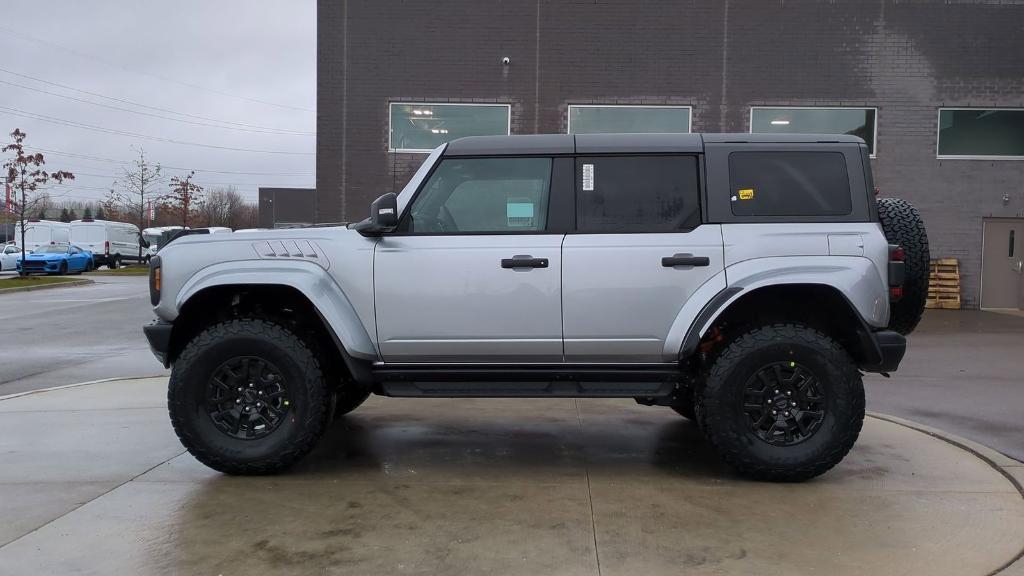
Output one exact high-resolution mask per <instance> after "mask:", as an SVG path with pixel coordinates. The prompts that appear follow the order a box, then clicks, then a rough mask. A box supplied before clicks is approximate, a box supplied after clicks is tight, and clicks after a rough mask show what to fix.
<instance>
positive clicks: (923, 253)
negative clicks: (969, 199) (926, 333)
mask: <svg viewBox="0 0 1024 576" xmlns="http://www.w3.org/2000/svg"><path fill="white" fill-rule="evenodd" d="M878 220H879V222H881V224H882V232H883V233H884V234H885V239H886V241H888V242H889V243H890V244H898V245H899V246H900V247H901V248H903V253H904V258H905V260H904V262H905V264H904V272H905V276H904V279H903V297H902V298H901V299H900V300H899V301H898V302H893V303H892V304H891V305H890V308H889V329H890V330H895V331H896V332H899V333H900V334H904V335H906V334H910V333H911V332H913V331H914V328H916V327H917V323H918V322H920V321H921V315H922V314H924V304H925V300H927V298H928V273H929V268H930V259H931V255H930V253H929V251H928V232H927V231H926V230H925V227H924V220H922V219H921V214H920V213H918V211H917V209H916V208H914V205H913V204H911V203H910V202H907V201H906V200H902V199H900V198H879V199H878Z"/></svg>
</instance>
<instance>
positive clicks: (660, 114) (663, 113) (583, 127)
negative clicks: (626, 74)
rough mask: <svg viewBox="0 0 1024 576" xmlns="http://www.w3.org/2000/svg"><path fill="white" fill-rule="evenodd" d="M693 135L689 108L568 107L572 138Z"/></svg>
mask: <svg viewBox="0 0 1024 576" xmlns="http://www.w3.org/2000/svg"><path fill="white" fill-rule="evenodd" d="M663 132H682V133H684V134H685V133H689V132H690V107H689V106H596V105H594V106H592V105H585V106H584V105H570V106H569V134H608V133H613V134H614V133H634V134H635V133H663Z"/></svg>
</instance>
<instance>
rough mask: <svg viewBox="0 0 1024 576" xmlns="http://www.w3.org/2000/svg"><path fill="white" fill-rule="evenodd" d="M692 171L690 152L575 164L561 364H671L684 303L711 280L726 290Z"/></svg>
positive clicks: (718, 242)
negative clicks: (669, 343) (671, 341)
mask: <svg viewBox="0 0 1024 576" xmlns="http://www.w3.org/2000/svg"><path fill="white" fill-rule="evenodd" d="M699 165H700V164H699V157H698V156H697V155H695V154H690V155H687V154H667V155H650V154H648V155H602V156H589V157H580V158H578V159H577V161H576V228H575V233H572V234H569V235H568V236H567V237H566V239H565V243H564V244H563V250H562V258H563V262H562V283H563V287H562V306H563V331H564V334H565V359H566V362H624V363H645V362H665V361H671V360H672V359H673V358H674V357H675V354H677V353H678V350H666V340H667V339H668V335H669V332H670V329H671V328H672V326H673V324H674V323H675V322H676V319H677V317H678V316H679V315H680V312H681V311H682V310H683V307H684V305H685V304H686V303H687V301H689V300H690V298H691V296H693V294H694V292H695V291H696V290H697V289H698V288H700V287H702V286H704V285H705V284H707V283H709V282H710V283H714V284H717V285H718V286H717V288H716V289H715V290H714V291H715V292H717V290H720V289H722V288H725V280H724V274H721V272H722V269H723V256H722V233H721V227H720V226H719V225H710V224H704V225H702V224H701V212H700V203H699V198H700V180H699V174H700V170H699ZM697 309H698V310H699V307H698V308H697Z"/></svg>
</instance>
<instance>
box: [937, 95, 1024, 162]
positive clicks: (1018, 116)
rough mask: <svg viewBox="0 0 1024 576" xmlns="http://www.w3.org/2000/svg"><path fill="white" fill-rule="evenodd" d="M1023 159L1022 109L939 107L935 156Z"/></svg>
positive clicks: (1023, 127) (1023, 125) (1023, 130)
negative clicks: (937, 149) (937, 150)
mask: <svg viewBox="0 0 1024 576" xmlns="http://www.w3.org/2000/svg"><path fill="white" fill-rule="evenodd" d="M971 157H983V158H1017V159H1024V110H982V109H979V108H943V109H941V110H939V158H971Z"/></svg>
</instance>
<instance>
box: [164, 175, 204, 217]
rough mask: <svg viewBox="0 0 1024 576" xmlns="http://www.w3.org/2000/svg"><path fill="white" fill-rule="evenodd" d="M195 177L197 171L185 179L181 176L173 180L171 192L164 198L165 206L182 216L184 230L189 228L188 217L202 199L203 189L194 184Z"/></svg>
mask: <svg viewBox="0 0 1024 576" xmlns="http://www.w3.org/2000/svg"><path fill="white" fill-rule="evenodd" d="M195 175H196V173H195V171H192V172H189V174H188V176H185V177H184V178H182V177H180V176H174V177H173V178H171V184H170V187H171V192H170V194H168V195H167V196H165V197H164V205H165V206H167V207H168V208H169V209H171V210H172V211H175V212H177V213H178V214H179V215H181V225H182V227H184V228H188V217H189V214H190V213H191V210H194V209H195V208H196V204H197V203H198V202H200V201H201V199H202V194H203V187H202V186H200V185H198V184H196V183H194V182H192V177H193V176H195Z"/></svg>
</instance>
